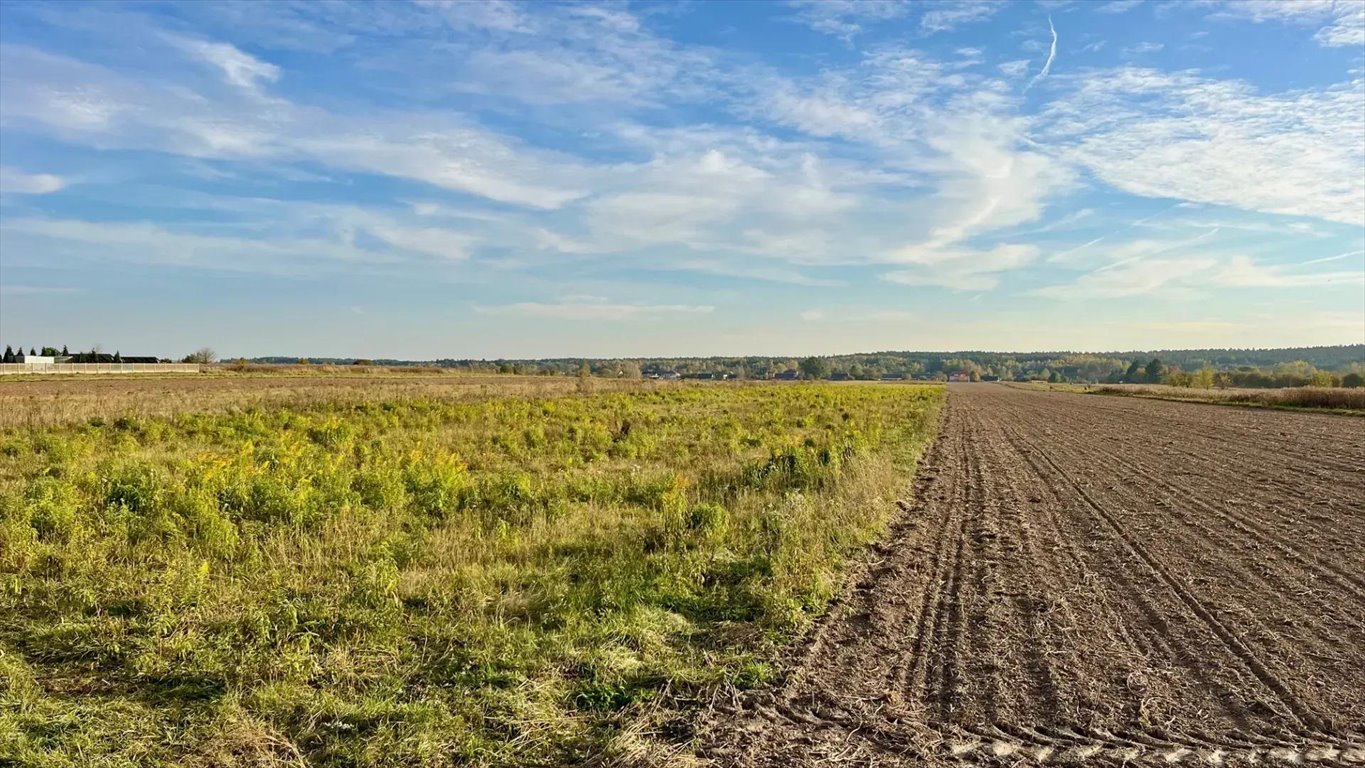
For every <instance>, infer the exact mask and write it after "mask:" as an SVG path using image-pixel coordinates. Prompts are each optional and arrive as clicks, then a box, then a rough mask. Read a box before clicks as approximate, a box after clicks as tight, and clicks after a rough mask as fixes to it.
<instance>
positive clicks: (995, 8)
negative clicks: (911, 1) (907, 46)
mask: <svg viewBox="0 0 1365 768" xmlns="http://www.w3.org/2000/svg"><path fill="white" fill-rule="evenodd" d="M925 5H927V3H926V4H925ZM1004 7H1005V4H1004V3H998V2H986V1H984V0H956V2H949V3H940V4H938V5H936V6H934V7H931V8H930V10H927V11H925V12H924V15H923V16H921V17H920V21H919V25H920V29H923V30H925V31H926V32H946V31H949V30H952V29H955V28H957V27H960V26H962V25H963V24H972V23H974V22H978V21H985V20H986V19H989V18H990V17H992V16H994V15H995V14H997V13H999V12H1000V11H1001V10H1004Z"/></svg>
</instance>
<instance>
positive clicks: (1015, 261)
mask: <svg viewBox="0 0 1365 768" xmlns="http://www.w3.org/2000/svg"><path fill="white" fill-rule="evenodd" d="M1037 258H1038V248H1037V247H1036V246H1032V245H998V246H995V247H994V248H991V249H989V250H982V249H972V248H950V249H935V248H917V247H908V248H903V249H901V250H899V251H896V252H895V253H892V254H890V255H889V256H888V259H887V260H888V261H893V262H897V263H902V264H913V265H916V266H915V268H913V269H904V270H895V271H891V272H887V273H885V274H883V275H882V279H883V280H885V281H887V282H891V283H899V284H901V285H915V286H925V285H933V286H941V287H944V288H952V289H954V290H959V291H985V290H990V289H992V288H995V287H996V285H998V284H999V282H1000V274H1001V273H1003V272H1008V271H1011V270H1016V269H1021V268H1023V267H1026V266H1028V265H1029V264H1032V263H1033V262H1034V261H1036V260H1037Z"/></svg>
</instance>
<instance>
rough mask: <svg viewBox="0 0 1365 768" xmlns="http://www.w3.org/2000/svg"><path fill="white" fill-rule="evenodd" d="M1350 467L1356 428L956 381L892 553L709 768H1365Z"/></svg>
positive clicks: (746, 707)
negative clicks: (1059, 767)
mask: <svg viewBox="0 0 1365 768" xmlns="http://www.w3.org/2000/svg"><path fill="white" fill-rule="evenodd" d="M1361 446H1365V420H1361V419H1351V418H1333V417H1327V416H1322V415H1309V414H1298V413H1287V412H1277V411H1252V410H1246V409H1235V408H1216V407H1209V406H1200V405H1190V404H1183V403H1170V402H1163V401H1154V400H1135V399H1134V400H1123V401H1120V400H1116V399H1112V398H1103V397H1096V396H1077V395H1063V394H1060V393H1046V392H1033V391H1025V390H1017V389H1011V388H1007V387H1002V386H991V385H967V386H962V387H957V386H954V387H952V388H951V389H950V398H949V407H948V409H947V414H946V417H945V421H944V424H943V426H942V431H941V435H940V438H939V440H938V442H937V443H936V444H935V446H934V447H933V449H932V450H931V451H930V454H929V456H928V457H927V459H926V463H925V465H924V467H923V469H922V471H921V476H920V478H919V480H918V481H917V485H916V493H915V499H914V500H913V503H912V504H911V505H910V506H909V508H908V509H907V510H906V512H905V515H904V517H903V518H902V519H901V520H900V521H898V523H897V524H896V525H895V527H894V528H893V531H892V534H891V536H890V538H889V539H888V540H887V541H886V542H884V543H883V544H882V545H881V546H879V547H878V548H877V549H876V550H875V551H874V552H873V554H872V556H871V563H870V564H869V566H868V567H867V569H866V571H865V573H864V574H863V576H862V578H860V579H858V580H857V582H856V583H855V584H854V585H853V587H852V588H851V589H850V591H849V593H848V594H847V595H845V596H844V597H843V598H842V599H841V600H840V601H839V603H838V604H837V605H836V606H835V607H834V608H833V609H832V610H831V612H830V614H829V616H828V617H827V618H826V619H825V620H824V621H823V623H822V624H821V625H820V627H819V629H818V630H817V631H816V632H815V634H814V638H813V641H812V642H811V644H810V645H809V646H808V647H807V648H806V649H805V650H804V651H800V650H798V651H797V652H796V655H795V656H794V661H793V663H792V668H791V672H790V673H789V674H788V675H787V676H786V678H785V681H784V682H783V683H782V684H781V685H780V686H779V687H778V688H776V689H775V690H771V691H756V692H751V693H748V694H745V695H744V696H742V697H737V698H736V705H734V706H727V707H725V708H724V710H723V711H717V712H716V713H715V714H714V716H713V717H711V718H709V719H707V720H706V721H705V723H704V724H703V725H702V727H701V731H700V734H699V739H698V742H699V743H698V746H699V749H698V754H699V755H701V756H704V757H706V758H707V759H709V760H711V761H712V762H713V763H715V764H717V765H727V766H798V767H801V766H813V765H839V764H845V765H879V766H880V765H885V766H900V765H905V766H909V765H917V766H918V765H947V764H956V763H968V764H976V765H980V764H987V765H995V764H999V765H1017V764H1020V763H1034V762H1038V763H1041V762H1063V763H1084V764H1099V765H1119V764H1130V763H1151V764H1163V763H1191V764H1193V763H1196V762H1197V763H1200V764H1211V765H1242V764H1248V765H1249V764H1266V763H1284V764H1299V763H1318V764H1331V765H1349V764H1358V763H1365V735H1362V734H1363V733H1365V714H1362V713H1365V693H1362V692H1365V577H1361V576H1360V574H1361V573H1365V556H1362V554H1361V552H1360V549H1359V547H1358V545H1356V544H1355V542H1354V541H1353V539H1354V538H1355V537H1354V535H1353V534H1355V533H1357V532H1360V531H1365V528H1360V529H1358V528H1357V526H1359V525H1361V523H1362V521H1365V501H1363V500H1362V499H1361V498H1360V494H1356V493H1355V491H1356V490H1357V489H1358V488H1360V487H1362V486H1361V482H1362V478H1363V477H1365V474H1362V473H1361V472H1360V471H1359V468H1358V467H1357V466H1355V465H1354V462H1355V460H1356V458H1365V450H1362V448H1361ZM1323 452H1325V453H1326V454H1328V455H1326V456H1324V455H1323ZM1319 459H1321V460H1319Z"/></svg>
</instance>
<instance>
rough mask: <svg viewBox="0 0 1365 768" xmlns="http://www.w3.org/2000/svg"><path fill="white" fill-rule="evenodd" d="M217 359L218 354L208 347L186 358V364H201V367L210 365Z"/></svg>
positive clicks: (197, 350)
mask: <svg viewBox="0 0 1365 768" xmlns="http://www.w3.org/2000/svg"><path fill="white" fill-rule="evenodd" d="M217 359H218V353H217V352H214V351H213V350H212V349H209V348H208V347H203V348H200V349H196V350H195V351H193V352H191V353H189V354H188V355H186V356H185V362H187V363H199V364H200V365H208V364H209V363H211V362H213V361H214V360H217Z"/></svg>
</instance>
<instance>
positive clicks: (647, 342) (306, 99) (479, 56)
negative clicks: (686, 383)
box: [0, 0, 1365, 359]
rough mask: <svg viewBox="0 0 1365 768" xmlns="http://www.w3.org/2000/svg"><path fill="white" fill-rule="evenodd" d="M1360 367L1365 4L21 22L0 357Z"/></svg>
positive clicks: (916, 6) (1364, 274)
mask: <svg viewBox="0 0 1365 768" xmlns="http://www.w3.org/2000/svg"><path fill="white" fill-rule="evenodd" d="M1362 341H1365V3H1361V2H1358V1H1357V0H1349V1H1346V0H1336V1H1335V2H1334V1H1333V0H1322V1H1320V2H1318V1H1314V0H1299V1H1298V2H1285V3H1275V2H1258V1H1257V0H1235V1H1234V2H1226V3H1225V2H1185V3H1172V2H1150V1H1149V2H1131V1H1130V0H1118V1H1117V2H1020V3H995V2H959V3H933V2H915V3H902V2H875V1H871V0H869V1H863V2H840V1H839V0H825V1H823V2H793V3H758V2H750V3H698V2H686V3H678V4H661V3H649V4H623V3H621V4H618V3H604V4H571V5H570V4H562V5H557V4H550V3H535V4H512V3H501V2H487V3H473V2H418V3H397V2H395V3H374V4H347V3H329V4H322V3H287V2H278V3H264V2H258V3H239V4H213V3H207V2H196V3H185V4H179V5H170V4H149V3H130V4H116V3H110V2H99V3H91V4H81V3H76V2H62V3H49V4H43V3H18V2H6V3H4V4H3V5H0V342H3V343H13V344H23V345H25V346H27V345H30V344H34V345H37V344H44V343H58V344H60V343H66V344H70V345H72V346H73V347H75V346H89V345H93V344H100V345H102V347H103V348H104V349H106V350H112V349H115V348H117V349H119V350H121V351H123V352H125V353H128V354H160V355H178V354H184V353H186V352H188V351H189V350H191V349H194V348H197V347H200V346H204V345H208V346H212V347H214V348H215V349H217V350H219V352H220V353H223V354H226V355H234V356H235V355H248V356H251V355H267V354H281V355H318V356H323V355H334V356H368V357H399V358H417V359H427V358H434V357H476V358H477V357H523V356H578V355H592V356H637V355H638V356H643V355H683V354H803V353H833V352H850V351H865V350H877V349H920V350H946V349H1000V350H1027V349H1076V350H1115V349H1133V348H1162V347H1203V346H1236V347H1247V346H1285V345H1300V344H1337V343H1360V342H1362Z"/></svg>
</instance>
